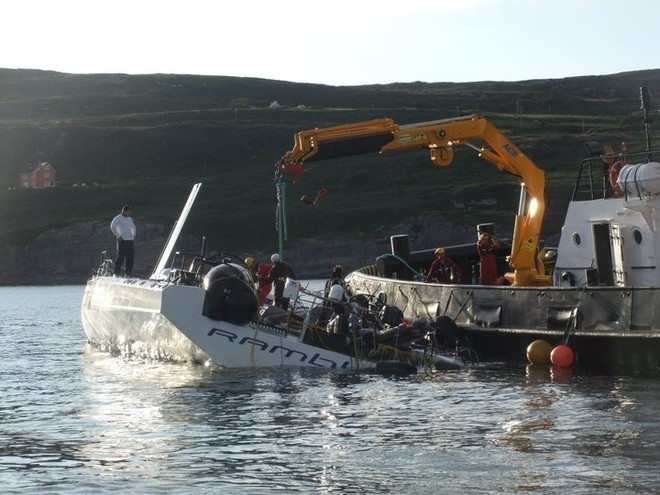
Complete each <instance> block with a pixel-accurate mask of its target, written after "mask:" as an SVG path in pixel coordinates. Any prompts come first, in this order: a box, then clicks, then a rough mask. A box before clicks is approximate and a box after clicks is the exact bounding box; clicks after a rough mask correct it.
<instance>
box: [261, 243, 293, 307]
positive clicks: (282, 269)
mask: <svg viewBox="0 0 660 495" xmlns="http://www.w3.org/2000/svg"><path fill="white" fill-rule="evenodd" d="M270 261H271V262H272V263H273V267H272V268H271V269H270V271H269V272H268V278H269V279H270V280H272V282H273V284H275V294H274V296H275V301H274V303H275V306H279V307H280V308H282V309H288V307H289V299H288V298H286V297H283V296H282V294H283V293H284V284H286V279H287V278H291V279H295V278H296V274H295V272H294V271H293V268H291V265H289V264H288V263H285V262H284V261H280V255H279V254H277V253H275V254H273V255H272V256H271V257H270Z"/></svg>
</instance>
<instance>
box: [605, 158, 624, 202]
mask: <svg viewBox="0 0 660 495" xmlns="http://www.w3.org/2000/svg"><path fill="white" fill-rule="evenodd" d="M626 165H627V164H626V162H625V160H617V161H616V162H614V163H613V164H612V166H611V167H610V170H609V174H610V186H612V194H614V196H617V197H619V196H623V190H622V189H621V186H619V183H618V180H619V172H620V171H621V169H622V168H623V167H625V166H626Z"/></svg>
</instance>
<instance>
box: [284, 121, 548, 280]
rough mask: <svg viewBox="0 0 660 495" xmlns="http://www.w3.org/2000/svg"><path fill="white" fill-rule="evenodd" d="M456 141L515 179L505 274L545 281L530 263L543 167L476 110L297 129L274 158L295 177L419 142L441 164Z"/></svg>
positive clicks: (447, 159) (415, 146)
mask: <svg viewBox="0 0 660 495" xmlns="http://www.w3.org/2000/svg"><path fill="white" fill-rule="evenodd" d="M475 139H478V140H480V141H483V142H484V143H485V144H486V146H478V145H476V144H474V143H473V142H472V141H471V140H475ZM457 145H463V146H467V147H468V148H471V149H473V150H475V151H476V152H477V153H478V155H479V157H481V158H482V159H484V160H485V161H486V162H488V163H490V164H491V165H494V166H496V167H497V168H498V169H499V170H502V171H504V172H507V173H509V174H511V175H513V176H515V177H517V178H518V179H519V181H520V185H521V194H520V203H519V207H518V212H517V215H516V217H515V222H514V228H513V238H512V246H511V255H510V257H509V265H510V266H511V268H513V270H514V271H513V273H507V274H506V278H507V279H508V280H509V281H510V282H511V283H512V284H513V285H530V286H541V285H550V278H549V277H547V276H545V275H540V274H539V273H538V270H537V268H536V263H535V260H536V248H537V245H538V241H539V234H540V231H541V224H542V222H543V215H544V212H545V173H544V172H543V170H541V169H540V168H539V167H537V166H536V164H534V162H532V161H531V160H530V159H529V158H528V157H527V156H525V154H524V153H523V152H522V151H520V150H519V149H518V148H517V147H516V146H514V145H513V144H512V143H511V142H510V141H509V140H508V138H507V137H506V136H505V135H504V134H503V133H502V132H500V131H499V130H498V129H497V128H496V127H495V126H494V125H493V124H491V123H490V122H489V121H488V120H486V119H485V118H483V117H482V116H480V115H476V114H475V115H469V116H465V117H457V118H453V119H443V120H434V121H430V122H421V123H417V124H408V125H397V124H396V123H395V122H394V121H393V120H392V119H387V118H386V119H376V120H371V121H365V122H357V123H353V124H346V125H340V126H335V127H328V128H324V129H318V128H317V129H311V130H308V131H301V132H298V133H296V134H295V135H294V146H293V148H292V149H291V150H289V151H288V152H287V153H286V154H285V155H284V156H283V157H282V159H281V160H280V161H279V162H278V164H277V170H278V173H288V174H290V175H293V176H294V178H297V177H298V176H299V175H300V174H302V173H303V172H304V166H303V164H304V163H306V162H312V161H317V160H323V159H330V158H338V157H343V156H351V155H358V154H363V153H373V152H379V153H385V152H393V151H401V150H406V149H419V148H427V149H429V151H430V154H431V161H432V162H433V163H434V164H435V165H437V166H440V167H445V166H448V165H450V164H451V163H452V161H453V158H454V151H453V147H454V146H457Z"/></svg>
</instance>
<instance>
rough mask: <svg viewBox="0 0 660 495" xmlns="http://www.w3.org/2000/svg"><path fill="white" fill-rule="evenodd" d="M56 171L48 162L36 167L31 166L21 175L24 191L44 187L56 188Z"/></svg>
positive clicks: (21, 184) (21, 185)
mask: <svg viewBox="0 0 660 495" xmlns="http://www.w3.org/2000/svg"><path fill="white" fill-rule="evenodd" d="M56 174H57V173H56V171H55V169H54V168H53V166H52V165H51V164H50V163H48V162H41V163H39V165H37V166H36V167H35V166H33V165H29V166H28V168H27V169H26V170H25V172H21V173H20V174H19V176H20V179H21V182H20V187H21V188H22V189H40V188H42V187H55V185H56V182H55V180H56Z"/></svg>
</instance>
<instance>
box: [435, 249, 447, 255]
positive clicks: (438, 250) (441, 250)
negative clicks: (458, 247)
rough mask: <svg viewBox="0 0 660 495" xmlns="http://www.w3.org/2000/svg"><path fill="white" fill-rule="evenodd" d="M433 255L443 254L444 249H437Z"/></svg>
mask: <svg viewBox="0 0 660 495" xmlns="http://www.w3.org/2000/svg"><path fill="white" fill-rule="evenodd" d="M435 254H445V248H443V247H439V248H438V249H436V250H435Z"/></svg>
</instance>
